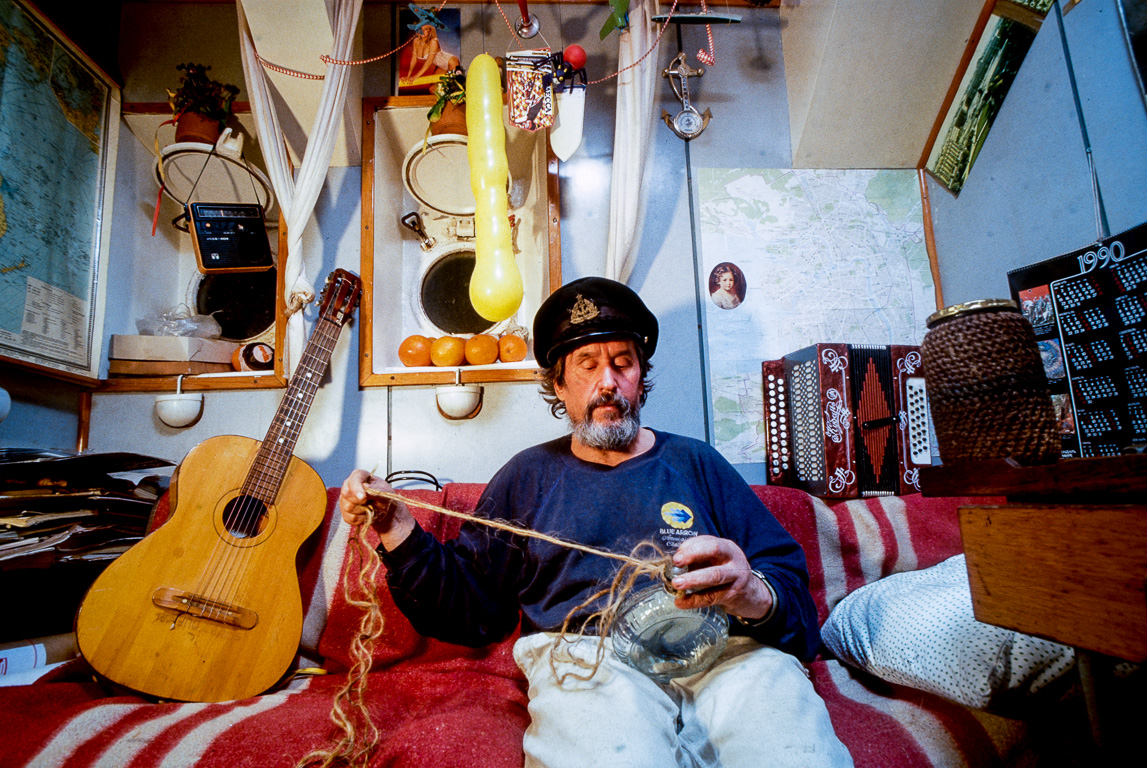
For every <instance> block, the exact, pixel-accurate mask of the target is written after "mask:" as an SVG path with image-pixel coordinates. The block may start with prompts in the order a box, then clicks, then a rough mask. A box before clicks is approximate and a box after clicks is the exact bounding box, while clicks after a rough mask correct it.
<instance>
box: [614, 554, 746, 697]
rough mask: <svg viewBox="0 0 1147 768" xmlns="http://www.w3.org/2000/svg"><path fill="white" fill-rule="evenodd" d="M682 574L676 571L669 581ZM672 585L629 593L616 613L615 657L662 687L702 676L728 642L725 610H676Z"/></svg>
mask: <svg viewBox="0 0 1147 768" xmlns="http://www.w3.org/2000/svg"><path fill="white" fill-rule="evenodd" d="M681 572H682V571H680V570H678V569H676V568H674V569H673V570H672V571H671V572H670V573H669V574H668V578H670V579H671V578H672V577H673V576H675V575H677V574H678V573H681ZM668 583H669V582H665V583H659V584H654V585H652V586H649V587H645V588H644V589H641V590H639V591H637V592H634V593H632V594H630V595H629V596H628V597H627V598H626V599H625V600H624V601H623V602H622V604H621V607H620V608H619V609H618V612H617V620H616V621H615V623H614V626H613V631H612V638H613V653H614V655H615V656H616V657H617V658H618V659H620V660H621V661H623V662H625V663H626V664H628V665H629V666H631V667H633V668H634V669H636V670H638V671H639V672H642V673H643V674H645V675H647V676H648V677H650V678H652V679H653V680H655V681H657V682H659V683H666V682H668V681H670V680H672V679H674V678H678V677H686V676H688V675H695V674H697V673H698V672H701V671H704V670H705V669H707V668H708V667H709V666H710V665H711V664H712V663H713V662H714V661H716V660H717V657H718V656H720V655H721V652H722V651H724V650H725V645H726V643H727V642H728V639H729V618H728V616H726V614H725V610H724V609H723V608H721V607H719V606H706V607H704V608H691V609H687V610H686V609H682V608H678V607H677V606H676V605H675V604H674V601H675V600H676V594H675V593H674V592H673V591H671V590H670V589H669V588H668V586H667V584H668Z"/></svg>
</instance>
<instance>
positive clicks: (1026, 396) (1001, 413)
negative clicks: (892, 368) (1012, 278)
mask: <svg viewBox="0 0 1147 768" xmlns="http://www.w3.org/2000/svg"><path fill="white" fill-rule="evenodd" d="M927 325H928V332H927V333H926V334H925V335H924V341H923V343H922V344H921V346H920V354H921V357H922V358H923V363H924V378H925V384H926V386H927V388H928V407H929V410H930V411H931V414H932V421H933V424H934V425H935V428H936V439H937V442H938V444H939V450H940V459H941V461H943V462H944V463H945V464H950V463H956V462H961V461H974V460H977V459H994V458H1012V459H1015V460H1016V461H1018V462H1019V463H1021V464H1045V463H1050V462H1053V461H1055V460H1056V459H1057V458H1058V457H1059V454H1060V437H1059V431H1058V426H1057V424H1056V419H1055V410H1054V408H1053V406H1052V402H1051V396H1050V394H1049V392H1048V385H1047V375H1046V374H1045V373H1044V368H1043V362H1042V361H1041V359H1040V354H1039V347H1038V346H1037V345H1036V340H1035V333H1034V332H1033V331H1032V327H1031V323H1029V322H1028V320H1027V318H1025V317H1024V316H1023V315H1022V314H1021V313H1020V310H1019V307H1017V306H1016V304H1015V302H1012V301H1008V300H1006V299H985V300H982V301H972V302H968V303H965V304H957V305H955V306H951V307H948V308H946V309H943V310H940V311H939V312H936V313H935V314H933V315H931V316H930V317H929V318H928V320H927Z"/></svg>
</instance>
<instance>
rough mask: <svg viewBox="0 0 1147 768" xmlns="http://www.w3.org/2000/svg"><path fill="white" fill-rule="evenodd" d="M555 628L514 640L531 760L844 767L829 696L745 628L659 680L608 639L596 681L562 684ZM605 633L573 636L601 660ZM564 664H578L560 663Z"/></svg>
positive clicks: (561, 767) (529, 765)
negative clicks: (718, 649) (689, 668)
mask: <svg viewBox="0 0 1147 768" xmlns="http://www.w3.org/2000/svg"><path fill="white" fill-rule="evenodd" d="M554 639H555V636H554V635H551V634H544V633H539V634H534V635H528V636H526V637H523V638H521V639H520V640H518V642H517V643H516V644H515V645H514V659H515V660H516V661H517V663H518V666H519V667H520V668H521V669H522V672H524V673H525V675H526V677H527V678H528V679H529V683H530V692H529V695H530V718H531V722H530V727H529V729H528V730H527V731H526V736H525V740H524V748H525V753H526V768H565V767H566V766H570V767H571V768H573V767H575V766H576V768H593V767H595V766H596V767H600V768H606V767H607V766H608V768H674V767H676V768H739V767H741V766H743V767H744V768H750V767H751V768H773V767H774V766H775V767H776V768H782V767H783V768H790V767H791V768H818V767H819V766H824V767H825V768H829V767H831V768H837V767H840V766H844V767H849V766H852V757H851V756H850V755H849V754H848V750H847V749H845V747H844V745H843V744H841V743H840V740H839V739H837V737H836V733H835V732H834V731H833V729H832V723H831V722H830V721H829V717H828V710H827V709H826V708H825V706H824V702H823V701H822V700H821V698H820V697H819V696H818V695H817V694H816V691H815V690H813V687H812V683H811V682H809V679H808V675H807V674H806V672H805V669H804V667H803V666H802V665H801V663H800V662H799V661H798V660H797V659H796V658H795V657H793V656H790V655H789V654H787V653H784V652H782V651H778V650H777V649H775V648H770V647H767V646H763V645H761V644H760V643H757V642H756V641H754V640H751V639H749V638H746V637H730V638H729V645H728V647H727V648H726V649H725V652H724V653H723V654H722V655H721V657H720V658H719V659H718V660H717V662H716V663H715V664H714V665H713V666H711V667H710V668H709V669H707V670H705V671H704V672H701V673H699V674H697V675H693V676H692V677H685V678H679V679H677V680H674V681H672V682H671V683H669V684H667V685H659V684H657V683H655V682H654V681H652V680H650V679H649V678H648V677H646V676H645V675H643V674H642V673H641V672H638V671H637V670H635V669H633V668H632V667H629V666H628V665H626V664H623V663H622V662H620V661H618V660H617V659H616V658H615V657H614V656H613V653H612V651H611V650H610V649H609V647H608V644H609V641H608V640H607V641H606V644H607V650H606V654H605V661H604V662H603V663H602V665H601V667H600V668H599V669H598V670H597V674H595V675H594V676H593V678H592V679H590V680H589V681H584V682H583V681H580V680H575V679H573V678H568V679H567V680H566V682H565V684H564V685H563V686H559V685H558V683H557V679H556V678H555V677H554V673H553V670H552V669H551V666H550V648H551V647H552V645H553V642H554ZM597 643H598V638H596V637H583V638H580V639H578V640H576V641H575V642H574V644H573V645H572V646H570V650H571V652H572V653H574V654H575V655H576V656H578V657H579V658H582V659H584V660H586V661H589V662H591V663H592V661H593V659H594V655H595V653H596V649H597ZM557 669H558V672H559V673H561V672H565V671H577V672H579V673H580V674H582V675H584V674H585V671H584V670H578V669H577V668H576V667H575V666H574V665H573V664H570V663H568V662H567V663H565V664H561V663H559V664H558V665H557Z"/></svg>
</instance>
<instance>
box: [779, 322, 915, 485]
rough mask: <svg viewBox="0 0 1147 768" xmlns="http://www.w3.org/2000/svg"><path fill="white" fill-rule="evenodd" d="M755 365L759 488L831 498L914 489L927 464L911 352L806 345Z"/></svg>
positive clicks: (904, 348) (897, 348) (907, 349)
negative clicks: (761, 426)
mask: <svg viewBox="0 0 1147 768" xmlns="http://www.w3.org/2000/svg"><path fill="white" fill-rule="evenodd" d="M761 367H762V374H763V381H764V400H765V432H766V435H765V455H766V458H765V462H766V467H767V472H768V475H767V477H768V482H769V483H771V484H774V485H786V486H791V487H795V488H800V489H802V490H804V491H807V492H808V493H811V494H812V495H814V496H820V497H824V498H839V499H847V498H855V497H857V496H861V497H869V496H891V495H896V494H905V493H915V492H918V491H919V490H920V486H919V480H918V471H919V467H921V466H927V465H929V464H931V462H932V459H931V442H930V439H929V433H928V409H927V395H926V389H925V386H924V379H923V376H922V374H921V371H920V351H919V348H918V347H915V346H908V345H892V346H869V345H850V344H815V345H812V346H810V347H806V348H804V349H801V350H798V351H796V352H793V353H792V354H789V355H785V357H783V358H782V359H780V360H766V361H764V362H763V363H762V366H761Z"/></svg>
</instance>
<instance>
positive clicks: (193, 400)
mask: <svg viewBox="0 0 1147 768" xmlns="http://www.w3.org/2000/svg"><path fill="white" fill-rule="evenodd" d="M202 410H203V393H202V392H183V393H181V394H175V395H156V397H155V412H156V413H157V414H159V420H160V421H162V422H163V423H164V424H166V425H167V426H169V427H177V428H178V427H186V426H189V425H191V424H194V423H195V420H196V419H198V418H199V414H200V412H202Z"/></svg>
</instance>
